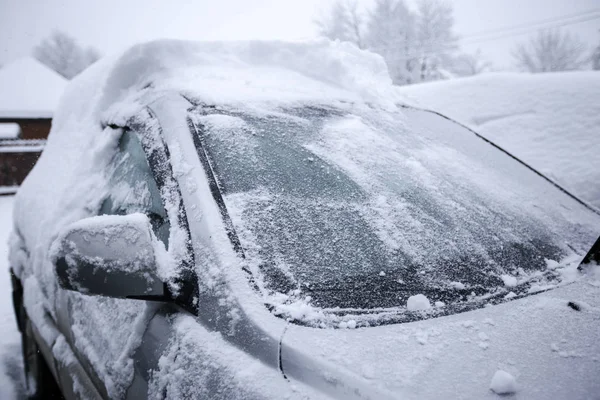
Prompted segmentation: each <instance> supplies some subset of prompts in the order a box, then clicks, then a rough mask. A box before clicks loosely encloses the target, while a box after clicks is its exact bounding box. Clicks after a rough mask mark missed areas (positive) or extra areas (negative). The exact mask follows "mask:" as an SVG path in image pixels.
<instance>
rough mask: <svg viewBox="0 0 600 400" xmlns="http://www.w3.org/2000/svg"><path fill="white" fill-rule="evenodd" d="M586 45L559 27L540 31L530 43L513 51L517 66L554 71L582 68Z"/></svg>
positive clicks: (530, 70)
mask: <svg viewBox="0 0 600 400" xmlns="http://www.w3.org/2000/svg"><path fill="white" fill-rule="evenodd" d="M584 53H585V46H584V45H583V44H582V43H581V41H580V40H579V39H578V38H577V37H574V36H572V35H571V34H569V33H568V32H566V33H563V32H561V31H560V30H558V29H546V30H541V31H539V32H538V33H537V34H536V35H535V36H534V37H533V38H531V39H530V41H529V42H528V43H521V44H519V45H518V46H517V47H516V48H515V50H514V51H513V57H514V59H515V61H516V64H517V66H518V67H519V68H520V69H521V70H524V71H528V72H554V71H571V70H576V69H581V68H582V67H583V66H584V64H585V61H586V60H585V57H584Z"/></svg>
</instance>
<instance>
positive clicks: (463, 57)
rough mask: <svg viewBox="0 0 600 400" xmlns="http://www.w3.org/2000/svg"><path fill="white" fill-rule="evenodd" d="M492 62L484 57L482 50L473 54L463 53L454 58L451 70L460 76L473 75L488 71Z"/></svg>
mask: <svg viewBox="0 0 600 400" xmlns="http://www.w3.org/2000/svg"><path fill="white" fill-rule="evenodd" d="M491 66H492V63H490V62H489V61H486V60H484V59H483V56H482V55H481V50H477V51H476V52H475V53H473V54H467V53H463V54H460V55H458V56H457V57H456V58H454V61H453V63H452V68H451V71H452V72H453V73H454V74H456V75H458V76H472V75H477V74H481V73H482V72H485V71H488V70H489V69H490V68H491Z"/></svg>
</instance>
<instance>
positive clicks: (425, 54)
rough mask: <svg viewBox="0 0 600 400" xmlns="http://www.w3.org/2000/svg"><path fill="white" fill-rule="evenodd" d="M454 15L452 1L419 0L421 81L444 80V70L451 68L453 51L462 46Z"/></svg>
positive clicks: (418, 21) (418, 36)
mask: <svg viewBox="0 0 600 400" xmlns="http://www.w3.org/2000/svg"><path fill="white" fill-rule="evenodd" d="M452 14H453V10H452V6H451V5H450V3H447V2H445V1H442V0H419V2H418V3H417V36H416V40H417V43H416V48H417V51H418V58H419V64H420V68H419V81H430V80H433V79H440V78H441V75H442V73H443V70H447V69H450V68H451V65H452V63H453V53H454V52H455V51H456V50H457V48H458V45H457V42H458V38H457V37H456V35H455V34H454V33H453V28H454V17H453V15H452Z"/></svg>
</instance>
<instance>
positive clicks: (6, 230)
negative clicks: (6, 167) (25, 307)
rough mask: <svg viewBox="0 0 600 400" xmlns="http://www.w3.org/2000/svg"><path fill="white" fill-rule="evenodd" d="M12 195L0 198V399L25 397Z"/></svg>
mask: <svg viewBox="0 0 600 400" xmlns="http://www.w3.org/2000/svg"><path fill="white" fill-rule="evenodd" d="M12 206H13V196H0V332H1V334H0V399H3V400H11V399H16V398H21V397H23V393H22V392H23V391H22V386H23V385H22V383H23V379H22V377H23V363H22V359H21V337H20V335H19V331H18V330H17V325H16V322H15V316H14V313H13V308H12V298H11V295H12V287H11V284H10V276H9V274H8V265H7V263H8V261H7V258H8V254H7V253H8V245H7V241H8V235H9V234H10V230H11V227H12V215H11V214H12Z"/></svg>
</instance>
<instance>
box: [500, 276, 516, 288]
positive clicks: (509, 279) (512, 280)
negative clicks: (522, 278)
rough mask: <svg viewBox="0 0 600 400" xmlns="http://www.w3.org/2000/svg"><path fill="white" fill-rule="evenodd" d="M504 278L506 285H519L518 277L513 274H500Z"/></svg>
mask: <svg viewBox="0 0 600 400" xmlns="http://www.w3.org/2000/svg"><path fill="white" fill-rule="evenodd" d="M500 278H502V282H504V286H506V287H515V286H517V278H515V277H514V276H512V275H508V274H503V275H501V276H500Z"/></svg>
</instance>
